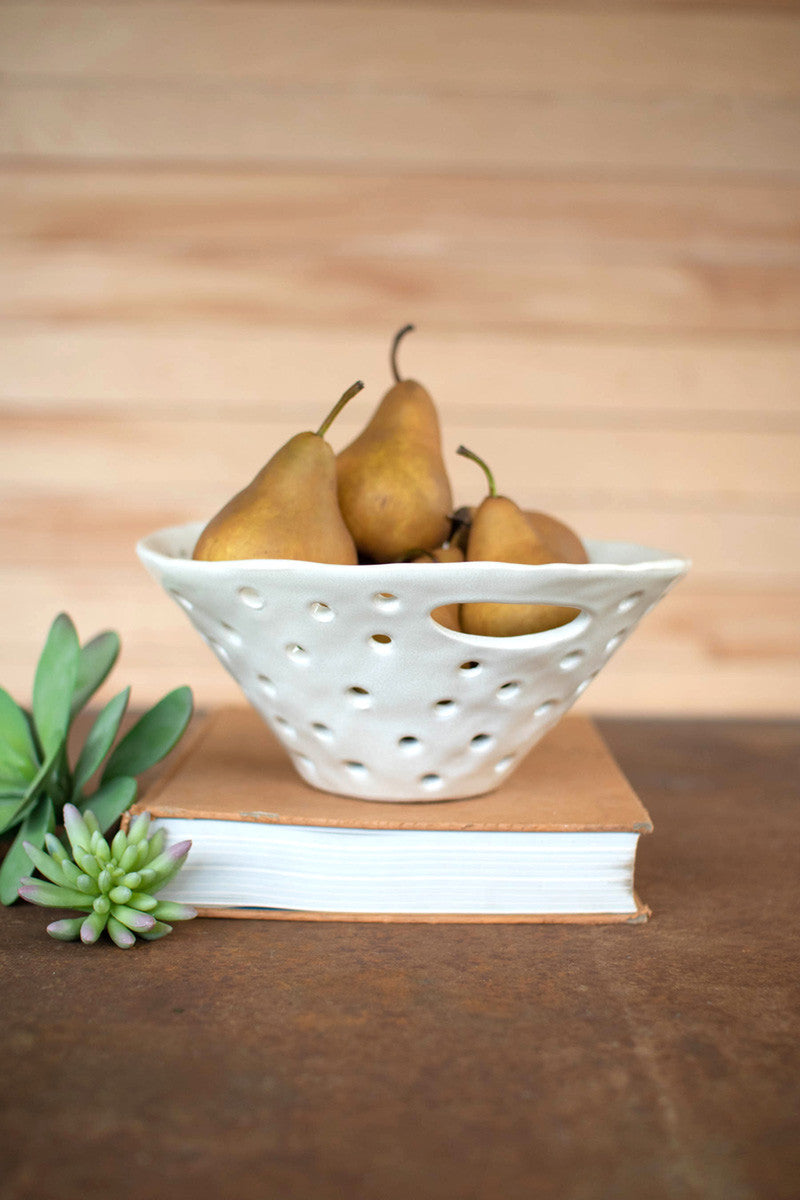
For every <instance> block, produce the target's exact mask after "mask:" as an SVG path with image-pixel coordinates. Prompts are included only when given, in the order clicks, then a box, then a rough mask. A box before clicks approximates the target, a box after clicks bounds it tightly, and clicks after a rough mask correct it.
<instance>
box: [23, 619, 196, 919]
mask: <svg viewBox="0 0 800 1200" xmlns="http://www.w3.org/2000/svg"><path fill="white" fill-rule="evenodd" d="M119 650H120V639H119V635H118V634H116V633H114V632H113V631H112V630H107V631H106V632H105V633H100V634H98V635H97V636H96V637H94V638H92V639H91V641H88V642H86V643H85V644H84V645H81V643H80V641H79V639H78V633H77V630H76V629H75V626H74V624H73V622H72V620H71V618H70V617H69V616H68V615H67V613H60V614H59V615H58V616H57V617H56V619H55V620H54V621H53V623H52V625H51V627H50V631H49V633H48V635H47V639H46V642H45V645H44V649H43V650H42V653H41V656H40V658H39V662H38V665H37V667H36V673H35V676H34V681H33V703H32V705H31V710H30V712H28V711H26V710H25V709H24V708H21V707H20V705H18V704H17V703H16V701H15V700H14V699H13V698H12V697H11V696H10V695H9V693H8V692H7V691H6V690H5V689H4V688H0V835H9V836H12V831H15V832H16V836H15V837H14V841H13V842H12V843H11V845H10V846H9V848H8V850H7V852H6V855H5V858H4V860H3V863H2V865H0V903H1V904H12V903H13V902H14V901H15V900H16V899H17V888H18V885H19V881H20V878H21V876H23V875H24V874H25V873H26V872H27V871H28V870H29V869H30V868H29V866H28V857H27V855H26V852H25V849H24V843H25V842H30V843H31V845H33V846H35V847H36V848H37V849H39V850H41V848H42V847H43V846H44V844H45V836H46V834H47V833H48V832H50V833H53V831H54V830H55V828H56V826H57V825H59V824H60V823H61V814H62V808H63V806H64V805H65V804H67V803H71V804H74V805H75V806H76V807H77V808H78V809H79V810H80V811H81V812H83V811H84V810H85V809H86V808H87V807H89V806H91V809H92V812H93V813H94V815H95V818H96V819H97V823H98V825H99V827H100V831H101V833H105V831H106V830H107V829H109V828H110V827H111V826H112V825H113V824H114V823H115V822H116V821H117V820H119V818H120V816H121V815H122V813H124V812H125V810H126V809H128V808H130V806H131V804H133V802H134V800H135V799H136V788H137V784H136V778H135V777H136V776H137V775H140V774H141V773H142V772H143V771H146V770H147V769H148V768H149V767H152V766H153V765H154V764H155V763H157V762H160V761H161V759H162V758H164V756H165V755H166V754H168V753H169V752H170V750H171V749H172V748H173V746H174V745H175V744H176V742H177V741H178V740H179V738H180V737H181V736H182V735H183V732H184V730H185V729H186V726H187V725H188V723H189V719H190V717H191V715H192V693H191V690H190V689H189V688H188V687H179V688H175V690H174V691H172V692H169V693H168V694H167V695H166V696H164V697H163V698H162V699H161V700H159V702H158V704H156V705H155V706H154V707H153V708H151V709H150V710H149V711H148V712H146V713H144V715H143V716H142V717H140V718H139V720H138V721H137V722H136V723H135V724H134V725H133V726H132V727H131V728H130V729H129V730H128V731H127V733H125V734H124V736H123V737H121V738H120V739H119V740H118V741H116V739H117V735H118V733H119V729H120V725H121V722H122V718H123V716H124V714H125V709H126V707H127V704H128V698H129V695H130V688H125V689H124V690H123V691H121V692H119V693H118V695H116V696H114V697H113V698H112V699H111V700H109V701H108V703H107V704H106V706H105V707H104V708H103V709H101V710H100V712H99V713H98V714H97V716H96V718H95V720H94V724H93V725H92V727H91V729H90V730H89V733H88V736H87V738H86V740H85V742H84V744H83V746H82V747H80V748H78V747H77V746H76V745H75V739H74V738H71V737H70V730H71V727H72V723H73V721H74V719H75V717H76V716H77V714H78V713H79V712H80V711H81V709H82V708H83V707H84V705H85V704H86V703H87V702H88V701H89V700H90V699H91V697H92V696H93V695H94V693H95V692H96V691H97V689H98V688H99V687H100V685H101V684H102V683H103V681H104V680H105V679H106V677H107V676H108V674H109V672H110V671H111V668H112V667H113V666H114V663H115V662H116V660H117V656H118V655H119ZM115 741H116V744H115ZM68 751H69V752H68ZM93 781H96V782H95V784H94V790H93V791H90V785H91V784H92V782H93Z"/></svg>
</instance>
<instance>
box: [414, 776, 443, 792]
mask: <svg viewBox="0 0 800 1200" xmlns="http://www.w3.org/2000/svg"><path fill="white" fill-rule="evenodd" d="M419 782H420V785H421V786H422V787H424V788H425V791H426V792H438V790H439V788H440V787H441V786H442V784H443V783H444V780H443V779H442V777H441V775H433V774H431V775H423V776H422V778H421V779H420V781H419Z"/></svg>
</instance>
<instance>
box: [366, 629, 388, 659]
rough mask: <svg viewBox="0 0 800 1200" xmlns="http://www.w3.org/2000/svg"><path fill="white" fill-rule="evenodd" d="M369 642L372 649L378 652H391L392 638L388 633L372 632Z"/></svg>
mask: <svg viewBox="0 0 800 1200" xmlns="http://www.w3.org/2000/svg"><path fill="white" fill-rule="evenodd" d="M369 642H370V645H371V646H372V649H373V650H375V651H377V653H378V654H391V652H392V639H391V638H390V637H389V635H388V633H373V634H372V636H371V637H370V639H369Z"/></svg>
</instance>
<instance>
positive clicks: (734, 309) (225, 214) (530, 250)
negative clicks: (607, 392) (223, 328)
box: [0, 168, 800, 334]
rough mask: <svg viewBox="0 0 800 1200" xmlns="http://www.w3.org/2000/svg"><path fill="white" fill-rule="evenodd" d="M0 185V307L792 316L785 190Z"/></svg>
mask: <svg viewBox="0 0 800 1200" xmlns="http://www.w3.org/2000/svg"><path fill="white" fill-rule="evenodd" d="M0 186H1V187H2V197H3V200H2V203H3V207H4V210H5V211H6V212H7V214H8V217H7V226H6V228H7V235H6V236H7V237H8V238H9V239H10V241H9V244H7V245H6V247H5V252H4V255H3V261H2V265H1V266H0V283H2V288H0V297H2V298H0V319H6V320H27V321H61V322H70V323H71V324H75V323H76V322H80V323H83V322H88V321H94V322H97V321H98V320H102V321H104V322H110V323H117V322H125V323H128V324H150V325H155V326H158V327H163V326H164V325H171V324H179V323H181V322H184V323H185V322H190V321H191V322H198V323H199V322H202V323H207V322H208V323H210V322H216V323H230V324H232V325H235V326H236V327H237V328H241V327H242V326H244V325H248V324H259V325H261V324H275V323H278V324H298V323H309V322H310V323H313V324H316V325H318V326H319V325H341V326H346V327H347V328H350V329H357V330H362V329H366V328H369V327H370V326H374V325H377V324H378V323H379V322H381V323H383V328H384V329H386V328H387V322H389V326H388V327H391V323H392V315H394V314H396V315H394V322H395V323H396V324H398V325H399V324H401V323H404V322H405V320H407V319H408V316H409V314H410V315H412V316H413V317H414V319H415V320H416V321H418V322H420V323H425V324H427V325H431V326H434V327H438V328H446V327H458V326H463V325H465V324H467V325H473V326H475V328H476V329H487V328H492V329H501V328H502V329H519V330H525V331H526V332H530V331H540V330H565V329H570V328H575V329H580V330H581V331H589V330H593V329H598V330H606V329H623V330H638V331H663V330H672V331H684V332H692V333H695V334H696V333H698V332H707V333H721V332H770V333H777V332H782V333H792V332H796V331H797V330H799V329H800V250H798V231H799V230H800V223H799V222H798V213H800V184H794V183H784V184H781V183H776V182H773V183H771V184H767V185H765V184H763V183H759V184H742V183H738V184H737V183H734V182H726V183H716V184H708V185H707V186H705V187H703V188H702V190H700V191H698V189H697V187H696V186H690V185H687V184H685V183H678V184H672V185H668V184H654V183H636V182H631V181H623V180H606V181H598V180H593V179H580V178H577V179H572V180H554V179H547V178H542V177H540V178H536V179H529V180H526V181H524V182H523V181H520V180H510V179H506V178H503V179H496V180H493V179H477V180H474V179H473V180H471V179H469V178H466V177H465V178H460V179H448V178H442V177H441V176H432V177H429V176H426V177H424V178H421V179H403V180H397V179H395V178H392V177H391V176H388V177H386V176H385V177H364V176H348V175H341V174H338V175H337V174H330V173H314V174H308V173H305V174H291V173H282V172H277V173H270V174H268V175H264V174H260V173H255V172H230V173H227V172H225V173H217V172H198V171H195V172H175V171H160V170H126V169H119V170H113V169H104V170H100V169H90V170H88V171H86V172H84V171H80V170H59V169H53V170H52V171H42V170H41V169H27V168H8V169H7V170H5V171H4V172H3V173H2V176H0Z"/></svg>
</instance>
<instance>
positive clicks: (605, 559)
mask: <svg viewBox="0 0 800 1200" xmlns="http://www.w3.org/2000/svg"><path fill="white" fill-rule="evenodd" d="M204 524H205V523H204V522H202V521H188V522H183V523H181V524H177V525H167V526H164V527H163V528H161V529H156V530H153V531H152V532H151V533H149V534H146V535H145V536H144V537H142V538H140V539H139V541H138V542H137V543H136V553H137V555H138V557H139V559H140V560H141V562H142V563H144V564H145V565H147V563H148V561H150V562H152V563H153V564H154V565H155V564H159V565H162V566H163V567H165V568H169V569H179V570H182V571H191V572H193V573H194V574H198V575H200V574H205V575H207V576H208V577H209V578H212V577H213V576H214V575H219V576H223V575H228V574H230V573H232V572H241V573H243V574H245V575H248V576H249V575H257V574H269V573H272V572H276V571H280V572H285V571H297V572H298V573H302V574H310V573H312V572H313V573H318V572H320V571H323V572H331V573H332V574H333V575H342V574H344V575H347V576H349V577H352V578H353V579H356V578H363V579H369V578H371V577H372V576H374V575H375V573H376V572H381V573H382V574H383V575H384V577H385V576H386V573H387V572H388V573H390V575H391V578H392V579H398V580H400V579H405V578H409V579H412V578H413V579H419V564H418V563H397V562H390V563H358V564H349V563H321V562H313V561H312V560H307V559H288V558H237V559H226V560H224V561H219V562H205V561H202V560H199V559H193V558H184V557H182V556H180V555H177V554H170V553H167V552H166V551H164V550H163V549H159V548H158V547H157V546H156V545H154V544H153V543H154V542H155V541H156V540H163V539H165V538H168V537H174V538H177V537H178V536H180V535H182V536H183V537H184V538H185V539H186V540H187V541H188V539H189V538H190V537H191V538H192V539H193V540H192V544H194V541H196V539H197V537H198V536H199V534H200V532H201V530H202V529H203V528H204ZM584 545H585V546H586V548H587V551H588V552H589V555H590V561H589V562H588V563H563V562H556V563H542V564H540V565H534V564H527V563H508V562H501V561H499V560H498V561H488V562H456V563H426V564H425V567H426V573H430V578H433V577H434V574H435V575H436V576H439V575H440V574H445V575H452V574H458V573H461V574H464V573H466V572H469V573H470V574H474V575H476V576H479V575H494V574H496V573H497V572H498V571H502V572H504V573H511V574H514V575H526V574H529V575H531V576H535V577H539V578H540V577H541V576H545V577H547V576H548V575H552V574H562V573H564V572H566V573H567V574H568V575H574V576H575V577H576V578H580V577H581V576H588V577H592V576H595V575H597V574H599V573H605V572H607V571H608V570H609V569H613V570H614V571H615V572H620V573H622V574H623V575H624V574H630V575H638V574H641V572H642V571H645V572H647V573H649V572H650V571H654V572H658V573H659V574H661V573H665V572H666V573H669V574H670V575H674V577H675V578H676V580H677V579H679V578H681V577H682V576H683V575H685V574H686V573H687V571H688V570H689V569H690V567H691V565H692V562H691V559H689V558H686V557H685V556H683V555H678V554H674V553H671V552H669V551H665V550H658V549H655V548H654V547H651V546H645V545H642V544H641V543H638V542H627V541H619V540H608V541H607V540H601V539H597V538H586V539H584ZM598 553H599V554H600V555H602V557H596V555H597V554H598ZM619 553H622V554H623V555H624V556H625V557H626V558H627V561H619V560H618V559H617V558H616V557H615V555H616V554H619Z"/></svg>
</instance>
